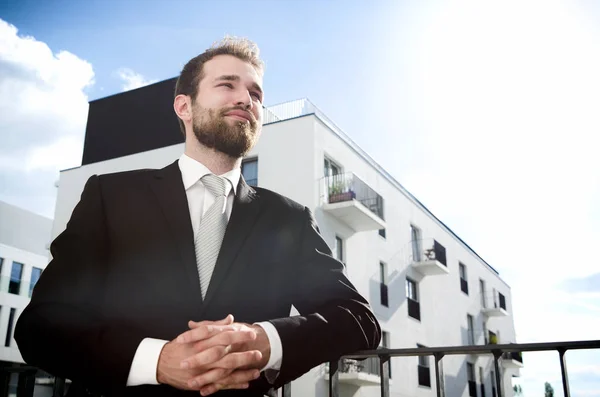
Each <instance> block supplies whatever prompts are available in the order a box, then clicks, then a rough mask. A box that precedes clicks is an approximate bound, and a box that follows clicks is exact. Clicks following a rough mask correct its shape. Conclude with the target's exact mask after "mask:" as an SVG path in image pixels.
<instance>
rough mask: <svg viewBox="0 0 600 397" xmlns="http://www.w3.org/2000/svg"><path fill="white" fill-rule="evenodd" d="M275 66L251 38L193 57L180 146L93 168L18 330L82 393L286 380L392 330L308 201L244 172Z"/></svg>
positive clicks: (256, 389)
mask: <svg viewBox="0 0 600 397" xmlns="http://www.w3.org/2000/svg"><path fill="white" fill-rule="evenodd" d="M262 75H263V64H262V62H261V61H260V59H259V57H258V49H257V48H256V46H255V45H254V44H253V43H252V42H250V41H247V40H242V39H233V38H228V39H225V40H224V41H223V42H221V43H220V44H218V45H215V46H213V47H212V48H211V49H209V50H207V51H206V52H204V53H203V54H200V55H199V56H197V57H195V58H193V59H192V60H190V61H189V62H188V63H187V64H186V66H185V67H184V69H183V71H182V72H181V75H180V77H179V79H178V81H177V87H176V93H175V94H176V96H175V100H174V110H175V112H176V113H177V116H178V117H179V121H180V125H181V129H182V132H183V134H184V136H185V153H184V154H183V155H182V156H181V158H180V159H179V160H178V161H176V162H174V163H173V164H171V165H169V166H167V167H166V168H163V169H161V170H136V171H130V172H122V173H116V174H110V175H100V176H97V175H94V176H92V177H90V178H89V180H88V181H87V184H86V185H85V188H84V190H83V193H82V196H81V200H80V202H79V203H78V205H77V206H76V208H75V209H74V211H73V214H72V216H71V219H70V221H69V223H68V225H67V227H66V230H65V231H64V232H63V233H62V234H60V235H59V236H58V237H57V238H56V240H55V241H54V242H53V243H52V246H51V253H52V256H53V259H52V261H51V263H50V264H49V265H48V267H47V268H46V270H45V271H44V273H43V275H42V277H41V278H40V280H39V282H38V283H37V286H36V288H35V291H34V293H33V297H32V300H31V302H30V304H29V305H28V306H27V308H26V309H25V310H24V311H23V313H22V315H21V316H20V318H19V321H18V324H17V328H16V331H15V339H16V340H17V342H18V344H19V349H20V351H21V353H22V355H23V357H24V359H25V361H26V362H27V363H29V364H32V365H35V366H38V367H40V368H43V369H44V370H46V371H48V372H50V373H52V374H54V375H56V376H60V377H65V378H68V379H71V380H72V381H73V385H72V386H71V390H70V394H71V393H72V394H74V395H77V394H88V395H89V394H103V395H107V396H114V395H126V396H137V395H140V396H141V395H144V396H163V395H164V396H167V395H168V396H176V395H184V394H186V393H189V392H190V391H196V393H197V392H198V391H200V394H202V395H209V394H212V393H217V395H219V396H228V395H231V396H262V395H266V394H269V395H273V393H274V390H275V389H276V388H278V387H280V386H281V385H283V384H284V383H287V382H290V381H292V380H293V379H296V378H297V377H299V376H301V375H302V374H304V373H305V372H307V371H308V370H310V369H311V368H312V367H314V366H316V365H318V364H320V363H323V362H326V361H331V360H336V359H338V358H339V357H340V356H341V355H344V354H348V353H351V352H353V351H357V350H361V349H372V348H376V347H377V346H378V344H379V340H380V333H381V332H380V328H379V324H378V322H377V320H376V319H375V317H374V315H373V313H372V312H371V310H370V308H369V305H368V303H367V301H366V300H365V299H364V298H363V297H362V296H361V295H360V294H359V293H358V292H357V291H356V290H355V288H354V286H353V285H352V284H351V283H350V282H349V281H348V279H347V278H346V277H345V275H344V273H343V264H342V263H340V262H338V261H337V260H335V259H334V258H332V256H331V251H330V249H329V248H328V246H327V245H326V243H325V242H324V240H323V239H322V238H321V236H320V234H319V232H318V229H317V226H316V223H315V221H314V218H313V216H312V214H311V212H310V211H309V209H308V208H306V207H304V206H302V205H300V204H298V203H295V202H293V201H292V200H289V199H287V198H285V197H283V196H280V195H278V194H276V193H274V192H271V191H269V190H266V189H262V188H251V187H249V186H248V185H247V184H246V182H245V181H244V179H243V177H242V176H241V175H240V174H241V170H240V166H241V160H242V158H243V156H244V155H245V154H246V153H248V151H249V150H250V149H251V148H252V147H253V145H254V144H255V142H256V140H257V138H258V136H259V134H260V131H261V127H262V102H263V93H262V88H261V86H262ZM292 305H294V306H295V307H296V308H297V309H298V311H299V312H300V315H298V316H292V317H290V316H289V313H290V309H291V306H292ZM234 318H235V320H236V322H234ZM192 320H194V321H192ZM196 321H197V322H196Z"/></svg>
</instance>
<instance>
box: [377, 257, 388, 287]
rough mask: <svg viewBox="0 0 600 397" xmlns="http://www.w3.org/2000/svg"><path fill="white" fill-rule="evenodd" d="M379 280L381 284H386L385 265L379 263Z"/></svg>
mask: <svg viewBox="0 0 600 397" xmlns="http://www.w3.org/2000/svg"><path fill="white" fill-rule="evenodd" d="M379 280H380V282H381V284H387V263H385V262H381V261H379Z"/></svg>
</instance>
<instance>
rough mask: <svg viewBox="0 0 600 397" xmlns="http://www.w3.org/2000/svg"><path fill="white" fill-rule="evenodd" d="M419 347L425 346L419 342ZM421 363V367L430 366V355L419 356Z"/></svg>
mask: <svg viewBox="0 0 600 397" xmlns="http://www.w3.org/2000/svg"><path fill="white" fill-rule="evenodd" d="M417 347H425V346H423V345H419V344H417ZM419 365H420V366H421V367H429V356H419Z"/></svg>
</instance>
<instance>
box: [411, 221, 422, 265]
mask: <svg viewBox="0 0 600 397" xmlns="http://www.w3.org/2000/svg"><path fill="white" fill-rule="evenodd" d="M410 239H411V242H412V244H411V245H412V257H413V262H420V261H421V251H422V250H421V230H420V229H419V228H418V227H416V226H415V225H410Z"/></svg>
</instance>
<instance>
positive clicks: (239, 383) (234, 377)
mask: <svg viewBox="0 0 600 397" xmlns="http://www.w3.org/2000/svg"><path fill="white" fill-rule="evenodd" d="M259 376H260V371H259V370H257V369H246V370H236V371H233V372H232V373H231V374H230V375H228V376H226V377H224V378H222V379H220V380H219V381H217V382H216V383H212V384H208V385H206V386H204V387H202V388H201V389H200V393H201V394H202V395H203V396H207V395H209V394H212V393H215V392H217V391H219V390H226V389H245V388H247V387H248V385H249V382H251V381H253V380H254V379H257V378H258V377H259Z"/></svg>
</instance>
